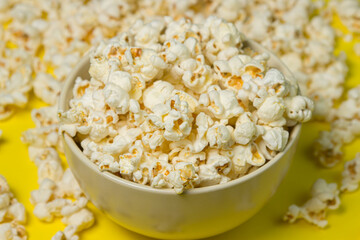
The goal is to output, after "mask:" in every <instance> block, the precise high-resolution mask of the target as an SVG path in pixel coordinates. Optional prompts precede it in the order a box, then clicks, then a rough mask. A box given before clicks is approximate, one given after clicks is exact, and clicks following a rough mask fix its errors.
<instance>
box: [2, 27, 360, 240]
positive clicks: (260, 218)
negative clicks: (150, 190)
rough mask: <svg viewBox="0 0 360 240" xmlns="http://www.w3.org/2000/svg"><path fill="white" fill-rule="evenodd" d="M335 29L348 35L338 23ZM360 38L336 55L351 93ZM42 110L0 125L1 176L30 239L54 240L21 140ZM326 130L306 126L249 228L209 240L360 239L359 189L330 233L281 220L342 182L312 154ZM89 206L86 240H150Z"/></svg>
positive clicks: (349, 152)
mask: <svg viewBox="0 0 360 240" xmlns="http://www.w3.org/2000/svg"><path fill="white" fill-rule="evenodd" d="M335 25H336V27H337V28H341V29H342V30H343V27H342V26H341V25H340V24H339V22H338V21H337V22H336V24H335ZM359 39H360V38H359V36H357V37H355V38H354V40H353V42H351V43H346V42H344V41H339V42H338V44H337V45H338V46H337V49H336V52H339V51H340V50H343V51H345V52H346V53H347V55H348V63H349V66H350V72H349V76H348V78H347V83H346V87H347V88H349V87H353V86H356V85H357V84H360V57H358V56H356V55H354V54H353V44H354V43H355V42H356V41H357V42H360V40H359ZM41 106H45V104H44V103H42V102H40V101H39V100H37V99H35V98H34V97H32V100H31V101H30V103H29V105H28V106H27V108H26V109H23V110H18V111H17V112H16V115H15V116H14V117H13V118H11V119H9V120H6V121H3V122H0V129H2V130H3V139H2V140H0V174H2V175H4V176H5V177H6V178H7V180H8V182H9V184H10V186H11V188H12V190H13V192H14V194H15V196H16V197H17V198H18V200H19V201H20V202H22V203H23V204H24V205H25V207H26V209H27V214H28V224H27V226H26V228H27V232H28V234H29V239H30V240H42V239H44V240H49V239H51V237H52V236H53V235H54V234H55V233H56V232H57V231H58V230H62V229H64V225H63V224H62V223H61V221H60V220H59V219H58V220H56V221H55V222H54V223H48V224H47V223H42V222H40V221H39V220H37V219H36V218H35V217H34V216H33V215H32V214H31V213H32V211H33V206H32V205H31V203H30V201H29V198H30V192H31V191H32V190H34V189H37V188H38V184H37V173H36V167H35V165H34V164H33V163H32V162H31V161H30V160H29V157H28V153H27V147H26V146H25V145H24V144H23V143H22V142H21V141H20V136H21V133H22V132H23V131H25V130H26V129H29V128H32V127H34V124H33V122H32V121H31V118H30V111H31V109H32V108H38V107H41ZM327 128H328V126H327V125H326V124H322V123H308V124H304V128H303V132H302V135H301V138H300V143H299V147H298V149H297V153H296V156H295V158H294V161H293V164H292V166H291V168H290V171H289V173H288V175H287V176H286V178H285V179H284V181H283V183H282V184H281V186H280V188H279V190H278V192H277V193H276V194H275V196H274V197H273V198H272V199H271V200H270V202H269V203H268V204H267V205H266V206H265V207H264V208H263V209H262V210H261V211H260V212H259V213H258V214H257V215H256V216H255V217H253V218H252V219H250V220H249V221H248V222H246V223H245V224H243V225H241V226H239V227H237V228H236V229H234V230H232V231H229V232H227V233H224V234H222V235H219V236H216V237H213V238H210V239H212V240H217V239H229V240H230V239H231V240H233V239H257V240H258V239H337V240H338V239H355V240H356V239H360V204H359V203H360V190H359V191H357V192H355V193H349V194H344V195H342V197H341V201H342V204H341V207H340V208H339V209H338V210H336V211H329V214H328V221H329V227H328V228H327V229H325V230H323V229H319V228H317V227H315V226H312V225H309V224H307V223H305V222H304V221H299V222H298V223H296V224H293V225H290V224H286V223H283V222H282V221H281V217H282V215H283V214H284V213H285V212H286V210H287V207H288V206H289V205H290V204H293V203H297V204H302V203H304V201H305V200H306V199H307V198H308V194H309V190H310V188H311V185H312V184H313V182H314V181H315V180H316V179H318V178H319V177H322V178H325V179H326V180H327V181H332V182H333V181H335V182H339V181H340V178H341V171H342V168H343V166H342V164H339V165H338V166H337V167H335V168H333V169H324V168H321V167H320V166H319V165H317V163H316V162H315V161H314V158H313V157H312V155H311V151H312V150H311V147H312V145H313V141H314V140H315V139H316V137H317V135H318V132H319V131H320V130H323V129H327ZM359 149H360V140H359V139H358V140H357V141H356V142H354V143H353V144H351V145H349V146H347V147H346V148H345V160H346V161H347V160H351V159H352V158H354V157H355V154H356V152H357V151H359ZM259 191H261V189H260V188H259ZM90 207H91V209H92V210H93V211H94V213H95V216H96V224H95V226H94V227H92V228H91V229H89V230H86V231H84V232H83V233H81V234H80V238H81V239H82V240H98V239H108V240H111V239H124V240H135V239H136V240H137V239H149V238H146V237H143V236H140V235H138V234H136V233H132V232H130V231H128V230H126V229H124V228H122V227H120V226H118V225H116V224H115V223H113V222H112V221H111V220H109V219H108V218H107V217H105V215H104V214H103V213H101V212H100V211H99V210H97V209H96V208H95V207H94V206H93V205H90Z"/></svg>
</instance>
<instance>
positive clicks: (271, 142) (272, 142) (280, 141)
mask: <svg viewBox="0 0 360 240" xmlns="http://www.w3.org/2000/svg"><path fill="white" fill-rule="evenodd" d="M262 139H263V140H264V141H265V144H266V146H267V147H268V148H269V149H270V150H274V151H283V150H284V148H285V147H286V144H287V142H288V139H289V132H288V131H286V130H284V129H282V128H280V127H275V128H267V127H266V128H265V134H264V135H263V136H262Z"/></svg>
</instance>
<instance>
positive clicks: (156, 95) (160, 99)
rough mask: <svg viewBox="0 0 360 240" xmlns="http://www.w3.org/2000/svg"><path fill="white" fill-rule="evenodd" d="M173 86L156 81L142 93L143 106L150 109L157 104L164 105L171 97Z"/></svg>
mask: <svg viewBox="0 0 360 240" xmlns="http://www.w3.org/2000/svg"><path fill="white" fill-rule="evenodd" d="M173 90H174V86H173V85H172V84H171V83H168V82H164V81H156V82H155V83H154V84H153V85H152V86H151V87H149V88H147V89H146V90H145V91H144V96H143V99H144V105H145V107H147V108H149V109H152V108H153V107H154V106H155V105H157V104H164V103H165V102H166V101H167V100H168V99H169V98H170V97H171V95H172V92H173Z"/></svg>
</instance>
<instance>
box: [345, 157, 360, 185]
mask: <svg viewBox="0 0 360 240" xmlns="http://www.w3.org/2000/svg"><path fill="white" fill-rule="evenodd" d="M359 183H360V154H359V153H358V154H357V155H356V157H355V158H354V159H353V160H351V161H348V162H346V163H345V165H344V171H343V172H342V181H341V188H340V190H341V191H349V192H353V191H355V190H357V189H358V188H359Z"/></svg>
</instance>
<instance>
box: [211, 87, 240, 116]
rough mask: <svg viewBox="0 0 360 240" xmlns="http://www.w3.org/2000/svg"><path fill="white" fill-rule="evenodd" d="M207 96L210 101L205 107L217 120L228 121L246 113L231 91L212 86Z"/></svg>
mask: <svg viewBox="0 0 360 240" xmlns="http://www.w3.org/2000/svg"><path fill="white" fill-rule="evenodd" d="M205 96H206V97H208V99H209V100H208V101H207V102H208V104H206V105H205V106H206V107H207V108H208V110H209V111H210V112H211V113H212V114H213V115H214V117H216V118H220V119H228V118H232V117H235V116H239V115H240V114H241V113H243V112H244V109H243V108H242V107H241V106H240V105H239V103H238V101H237V99H236V96H235V94H234V92H232V91H231V90H221V89H220V87H219V86H210V87H209V89H208V93H207V95H205Z"/></svg>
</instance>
